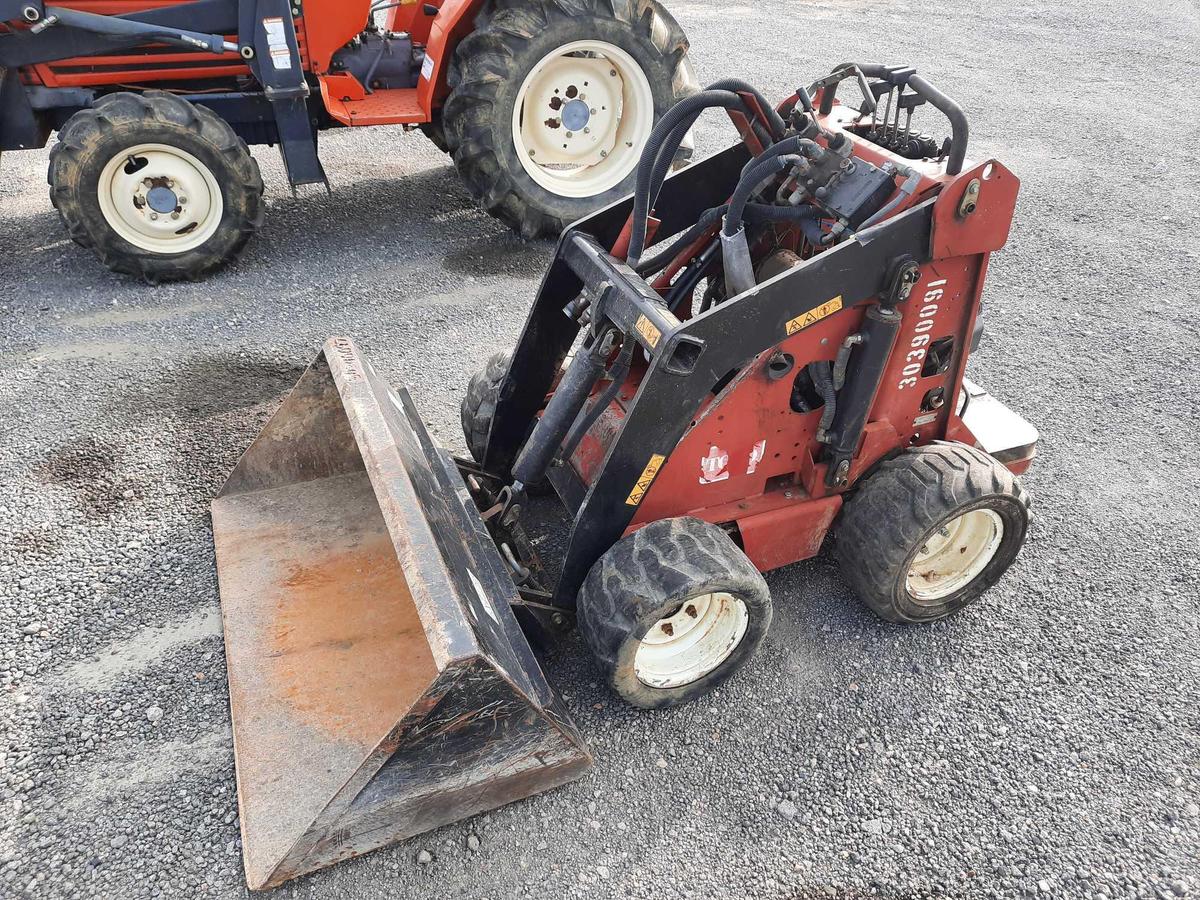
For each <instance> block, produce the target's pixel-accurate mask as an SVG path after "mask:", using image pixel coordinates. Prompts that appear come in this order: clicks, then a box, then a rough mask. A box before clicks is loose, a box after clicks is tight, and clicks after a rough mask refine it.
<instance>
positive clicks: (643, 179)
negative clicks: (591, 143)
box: [626, 91, 745, 269]
mask: <svg viewBox="0 0 1200 900" xmlns="http://www.w3.org/2000/svg"><path fill="white" fill-rule="evenodd" d="M718 107H722V108H724V109H737V108H742V109H745V103H743V102H742V98H741V97H739V96H738V95H737V94H735V93H733V92H732V91H701V92H700V93H698V94H692V96H690V97H686V98H684V99H683V100H680V101H679V102H678V103H676V104H675V105H674V106H672V107H671V108H670V109H669V110H667V112H666V114H665V115H664V116H663V117H662V118H661V119H659V120H658V124H657V125H655V126H654V130H653V131H651V132H650V137H649V139H648V140H647V141H646V147H645V149H643V150H642V156H641V159H640V160H639V162H638V170H637V182H636V188H635V192H634V197H633V227H632V229H631V231H630V235H629V253H628V255H627V257H626V260H627V261H628V263H629V265H630V266H631V267H632V268H635V269H636V268H637V265H638V262H639V261H640V259H641V256H642V251H643V250H645V249H646V221H647V218H648V217H649V215H650V210H651V208H652V207H653V205H654V201H655V200H657V199H658V191H659V189H660V188H661V186H662V181H663V180H664V179H665V178H666V168H667V167H668V166H669V165H670V163H669V162H668V163H666V164H663V161H662V160H661V159H660V155H661V156H663V157H667V158H669V157H672V156H674V154H675V147H670V148H669V153H668V152H667V151H668V144H667V140H668V138H672V137H674V136H675V135H678V141H677V143H678V142H682V140H683V136H684V135H685V134H687V129H682V130H680V125H681V124H684V123H686V124H687V127H688V128H691V123H692V122H694V121H695V119H696V117H697V116H699V114H700V113H701V112H703V111H704V110H706V109H715V108H718ZM656 176H661V177H657V178H656Z"/></svg>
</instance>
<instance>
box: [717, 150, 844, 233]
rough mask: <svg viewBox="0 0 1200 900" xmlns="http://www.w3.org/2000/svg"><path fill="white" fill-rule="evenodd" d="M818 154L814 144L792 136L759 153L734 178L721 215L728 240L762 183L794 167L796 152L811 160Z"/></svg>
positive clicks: (736, 228)
mask: <svg viewBox="0 0 1200 900" xmlns="http://www.w3.org/2000/svg"><path fill="white" fill-rule="evenodd" d="M822 152H823V151H822V149H821V147H820V146H819V145H818V144H816V143H815V142H813V141H811V140H809V139H808V138H802V137H800V136H799V135H796V136H793V137H790V138H787V139H785V140H782V141H780V142H779V143H778V144H775V145H774V146H772V147H770V148H769V149H767V150H766V151H765V152H763V153H762V154H760V155H759V157H758V158H757V159H756V160H754V162H753V165H750V166H749V167H748V168H746V169H745V170H744V171H743V172H742V177H741V178H740V179H738V184H737V187H736V188H734V191H733V196H732V197H731V198H730V200H729V212H728V213H726V215H725V228H724V232H725V234H726V235H728V236H730V237H732V236H733V235H735V234H737V230H738V228H740V227H741V221H742V209H743V208H744V207H745V206H746V204H747V203H748V202H749V200H750V196H751V194H753V193H754V192H755V191H756V190H758V188H759V185H761V184H762V182H763V181H765V180H766V179H768V178H770V177H772V176H773V175H776V174H778V173H779V172H782V171H783V170H784V169H787V168H789V167H790V166H792V165H794V164H795V163H796V162H797V161H798V160H797V158H796V156H795V154H797V153H801V154H803V155H804V156H806V157H809V158H812V157H814V156H816V155H818V154H819V153H822Z"/></svg>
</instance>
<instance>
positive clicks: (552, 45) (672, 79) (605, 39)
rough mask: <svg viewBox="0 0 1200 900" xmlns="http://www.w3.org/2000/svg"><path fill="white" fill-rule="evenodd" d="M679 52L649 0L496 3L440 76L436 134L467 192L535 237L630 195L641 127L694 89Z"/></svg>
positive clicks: (663, 16)
mask: <svg viewBox="0 0 1200 900" xmlns="http://www.w3.org/2000/svg"><path fill="white" fill-rule="evenodd" d="M568 47H570V48H572V49H564V48H568ZM687 49H688V43H687V38H686V37H685V36H684V34H683V30H682V29H681V28H680V27H679V25H678V24H677V23H676V22H675V20H674V19H673V18H672V17H671V15H670V14H669V13H667V12H666V11H665V10H664V9H663V8H662V7H661V6H660V5H659V4H658V3H657V2H656V0H630V2H625V0H519V2H518V0H499V2H498V3H496V4H495V5H494V6H493V7H492V9H491V11H490V12H488V13H486V14H485V15H483V16H481V17H480V18H479V19H478V20H477V21H476V28H475V31H474V32H473V33H472V34H470V35H468V36H467V37H466V38H464V39H463V41H462V43H460V44H459V46H458V48H457V50H456V51H455V54H454V58H453V60H452V61H451V66H450V70H449V73H448V83H449V85H450V88H451V92H450V95H449V97H448V98H447V100H446V104H445V106H444V116H443V123H444V128H445V135H446V140H447V143H448V145H449V147H450V149H451V152H452V153H453V155H454V164H455V166H456V167H457V168H458V171H459V174H460V175H461V176H462V179H463V181H464V182H465V183H466V185H467V188H468V189H469V190H470V192H471V194H472V196H474V197H475V198H476V199H477V200H479V201H480V202H481V203H482V204H483V207H484V209H486V210H487V211H488V212H489V213H490V214H491V215H493V216H495V217H496V218H498V219H500V220H501V221H502V222H504V223H505V224H506V225H508V226H509V227H511V228H513V229H514V230H516V231H518V232H519V233H520V234H521V235H522V236H523V237H527V238H532V237H537V236H540V235H545V234H557V233H558V232H560V231H561V230H562V229H563V228H564V227H565V226H566V225H567V224H569V223H571V222H573V221H575V220H576V219H579V218H581V217H583V216H585V215H588V214H589V213H591V212H594V211H595V210H597V209H599V208H601V207H602V206H605V205H607V204H609V203H612V202H613V201H615V200H618V199H620V198H621V197H623V196H625V195H626V194H628V193H629V192H630V190H632V186H633V181H634V177H635V170H636V166H637V158H638V156H640V154H641V151H642V147H643V146H644V145H645V139H646V138H647V137H649V133H650V129H651V128H652V127H653V125H654V123H655V122H656V121H657V120H658V118H659V117H660V116H661V115H662V114H663V113H665V112H666V111H667V110H668V109H669V108H670V107H671V106H672V105H673V104H674V103H675V102H676V101H677V100H679V99H681V98H682V97H684V96H687V95H688V94H690V93H692V92H693V91H694V90H695V87H696V84H695V76H694V75H693V73H692V70H691V66H690V64H689V63H688V60H687ZM606 53H607V55H605V54H606ZM601 70H602V71H601ZM595 79H599V80H595ZM559 81H561V82H562V84H561V85H559ZM588 81H592V83H591V84H590V85H587V82H588ZM585 85H587V86H586V87H585ZM560 90H561V93H560ZM588 91H591V92H592V97H591V98H590V99H587V94H588ZM547 98H549V100H547ZM597 98H599V99H597ZM614 100H615V102H614ZM564 101H566V102H564ZM585 101H586V102H585ZM555 103H557V105H555V106H552V105H550V104H555ZM568 107H570V108H568ZM618 110H620V114H619V115H617V114H616V113H617V111H618ZM551 122H555V123H557V124H554V125H551V124H550V123H551ZM572 122H574V123H575V124H574V125H572V124H571V123H572ZM543 126H544V127H543ZM551 129H552V130H551ZM552 138H553V139H552ZM531 151H532V152H531ZM539 151H540V153H541V156H540V157H538V156H537V153H538V152H539ZM601 153H603V156H601ZM548 154H550V155H548ZM552 154H558V157H561V158H562V159H559V158H558V157H552V156H551V155H552ZM538 159H543V160H549V163H548V164H547V163H543V164H541V165H539V164H538ZM563 160H566V161H563ZM569 166H575V168H574V169H570V168H567V167H569Z"/></svg>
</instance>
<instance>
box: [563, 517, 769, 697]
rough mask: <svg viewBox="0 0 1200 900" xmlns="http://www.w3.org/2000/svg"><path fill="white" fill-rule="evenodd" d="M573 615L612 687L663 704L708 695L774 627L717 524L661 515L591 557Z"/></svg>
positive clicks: (765, 597)
mask: <svg viewBox="0 0 1200 900" xmlns="http://www.w3.org/2000/svg"><path fill="white" fill-rule="evenodd" d="M577 615H578V622H579V630H580V632H581V633H582V635H583V639H584V641H586V642H587V645H588V647H589V648H590V649H591V651H592V654H593V655H594V656H595V658H596V661H597V663H598V664H599V666H600V668H601V669H602V670H603V671H604V674H605V676H606V678H607V680H608V683H609V685H610V686H611V687H612V689H613V690H614V691H616V692H617V693H618V694H620V695H621V697H622V698H624V699H625V700H626V701H627V702H628V703H631V704H633V705H634V706H639V707H642V708H643V709H659V708H662V707H667V706H679V705H680V704H683V703H687V702H689V701H691V700H694V699H696V698H697V697H700V696H703V695H704V694H707V693H708V692H709V691H711V690H713V689H714V688H716V687H717V686H718V685H720V684H722V683H724V682H725V681H726V680H727V679H728V678H729V677H730V676H731V675H733V673H734V672H736V671H737V670H738V669H740V668H741V667H742V666H743V665H745V664H746V662H748V661H749V660H750V658H751V657H752V656H753V655H754V653H755V652H756V651H757V650H758V647H759V645H760V644H761V643H762V640H763V638H764V637H765V636H766V633H767V629H768V628H769V627H770V625H771V593H770V591H769V590H768V588H767V583H766V581H765V580H764V579H763V577H762V575H761V574H760V573H759V571H758V570H757V569H756V568H755V567H754V564H753V563H751V562H750V560H749V559H748V558H747V557H746V554H745V553H743V552H742V551H741V550H740V549H738V547H737V545H736V544H734V543H733V541H732V540H731V539H730V538H729V536H728V535H727V534H725V532H724V531H722V530H721V529H720V528H718V527H717V526H716V525H712V524H709V523H708V522H702V521H701V520H699V519H693V518H690V517H680V518H675V519H660V520H659V521H657V522H651V523H650V524H649V525H647V526H645V527H644V528H639V529H638V530H637V531H635V532H633V534H629V535H626V536H625V537H623V538H621V539H620V540H619V541H617V542H616V543H615V544H613V545H612V547H610V548H609V549H608V551H607V552H605V553H604V555H603V556H601V557H600V559H598V560H597V561H596V563H595V565H593V566H592V568H591V571H589V572H588V576H587V578H586V579H585V580H584V583H583V587H582V588H581V589H580V591H579V599H578V604H577Z"/></svg>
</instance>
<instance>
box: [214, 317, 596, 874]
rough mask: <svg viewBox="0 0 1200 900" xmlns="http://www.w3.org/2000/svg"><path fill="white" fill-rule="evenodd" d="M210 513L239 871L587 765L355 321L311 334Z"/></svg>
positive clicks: (487, 548) (415, 420) (469, 521)
mask: <svg viewBox="0 0 1200 900" xmlns="http://www.w3.org/2000/svg"><path fill="white" fill-rule="evenodd" d="M212 517H213V534H214V539H215V543H216V554H217V570H218V577H219V581H220V590H221V612H222V619H223V623H224V629H225V653H226V657H227V661H228V669H229V700H230V707H231V713H232V718H233V743H234V755H235V762H236V768H237V786H238V804H239V807H240V812H241V830H242V847H243V854H244V862H245V868H246V878H247V881H248V883H249V886H250V888H251V889H254V890H260V889H263V888H269V887H274V886H276V885H278V884H280V883H282V882H284V881H286V880H287V879H289V878H293V877H295V876H296V875H300V874H302V873H304V872H309V871H312V870H314V869H318V868H321V867H323V866H327V865H330V864H331V863H334V862H337V861H338V860H342V859H346V858H348V857H352V856H357V855H358V854H361V853H365V852H367V851H368V850H372V849H375V848H376V847H380V846H382V845H384V844H387V843H390V842H392V841H396V840H399V839H401V838H406V837H409V836H411V835H415V834H418V833H420V832H423V831H427V830H428V829H431V828H435V827H437V826H439V825H444V824H447V823H449V822H454V821H457V820H459V819H462V818H464V817H466V816H469V815H472V814H474V813H478V812H481V811H483V810H487V809H492V808H494V807H497V806H500V805H502V804H505V803H508V802H510V801H512V800H516V799H519V798H521V797H527V796H529V795H530V794H534V793H537V792H538V791H542V790H546V789H547V788H551V787H555V786H557V785H560V784H563V783H565V782H567V781H570V780H572V779H574V778H577V777H579V776H580V775H581V774H583V772H584V771H585V770H586V769H587V768H588V767H589V766H590V764H591V762H592V759H591V755H590V753H589V751H588V749H587V747H586V745H585V744H584V742H583V740H582V738H581V737H580V735H579V733H578V732H577V731H576V729H575V726H574V724H573V723H572V722H571V721H570V719H569V718H568V717H567V715H566V712H565V710H564V708H563V706H562V704H561V701H560V700H559V699H558V698H557V697H556V695H555V694H554V692H553V691H552V690H551V689H550V687H549V685H548V684H547V683H546V680H545V678H544V676H543V675H542V672H541V669H540V668H539V667H538V664H537V661H536V659H535V658H534V655H533V653H532V651H531V650H530V647H529V644H528V643H527V641H526V639H525V636H524V635H523V634H522V632H521V630H520V628H519V626H518V625H517V622H516V619H515V618H514V616H513V613H512V610H511V609H510V608H509V603H510V601H512V600H515V599H516V590H515V588H514V586H513V583H512V581H511V579H510V578H509V576H508V573H507V570H506V569H505V567H504V564H503V562H502V560H501V558H500V556H499V554H498V552H497V551H496V549H495V546H494V545H493V543H492V542H491V539H490V538H489V537H488V533H487V530H486V528H485V526H484V524H483V522H482V520H481V519H480V517H479V515H478V513H477V512H476V509H475V506H474V504H473V503H472V501H471V498H470V495H469V494H468V492H467V489H466V486H465V485H464V483H463V481H462V479H461V477H460V476H459V474H458V471H457V469H456V468H455V466H454V463H453V461H452V460H451V458H450V457H449V456H448V455H447V454H446V453H445V451H443V450H441V449H439V448H438V447H437V446H436V445H435V444H434V443H433V441H432V439H431V438H430V436H429V434H428V433H427V432H426V430H425V428H424V426H423V424H422V422H421V419H420V417H419V416H418V415H417V413H416V412H415V410H414V408H413V406H412V402H411V400H410V399H409V397H408V394H407V392H405V391H404V390H403V389H401V390H399V391H393V390H390V389H389V388H388V386H387V385H386V384H385V383H384V382H382V381H381V380H380V379H379V378H378V377H377V376H376V374H375V372H374V371H373V370H372V368H371V365H370V363H369V362H367V361H366V360H365V359H363V358H362V357H361V356H360V355H359V353H358V350H357V348H356V347H355V345H354V344H353V343H352V342H351V341H349V340H347V339H345V338H331V339H330V340H329V341H327V342H326V344H325V346H324V348H323V349H322V352H321V355H320V356H319V357H318V358H317V360H316V361H315V362H314V363H313V364H312V365H311V366H310V367H309V368H308V370H307V371H306V372H305V373H304V375H303V377H302V378H301V379H300V381H299V383H298V384H297V385H296V387H295V388H294V389H293V390H292V392H291V394H290V395H288V397H287V399H286V400H285V401H284V403H283V405H282V406H281V407H280V409H279V411H278V412H277V413H276V414H275V415H274V417H273V418H272V419H271V420H270V421H269V422H268V423H267V425H266V427H265V428H264V429H263V431H262V433H261V434H260V435H259V436H258V438H257V439H256V440H255V441H254V443H253V444H252V445H251V446H250V448H249V449H248V450H247V451H246V453H245V454H244V455H243V456H242V458H241V460H240V461H239V462H238V464H237V467H236V468H235V469H234V471H233V473H232V474H231V475H230V476H229V480H228V481H227V482H226V483H225V486H224V487H223V488H222V489H221V492H220V494H218V496H217V498H216V499H215V500H214V501H213V507H212Z"/></svg>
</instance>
